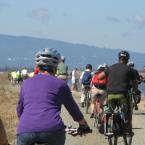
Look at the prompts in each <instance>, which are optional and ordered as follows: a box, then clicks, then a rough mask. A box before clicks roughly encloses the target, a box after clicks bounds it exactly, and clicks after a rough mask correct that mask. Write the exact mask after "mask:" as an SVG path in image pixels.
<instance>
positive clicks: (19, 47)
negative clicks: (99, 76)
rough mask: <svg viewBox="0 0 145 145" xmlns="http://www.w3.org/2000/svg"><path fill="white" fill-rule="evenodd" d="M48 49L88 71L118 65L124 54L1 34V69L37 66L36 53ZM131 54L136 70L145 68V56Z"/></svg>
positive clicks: (74, 44) (138, 53)
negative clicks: (106, 65)
mask: <svg viewBox="0 0 145 145" xmlns="http://www.w3.org/2000/svg"><path fill="white" fill-rule="evenodd" d="M45 47H52V48H56V49H57V50H58V51H59V52H60V53H61V54H62V55H64V56H65V57H66V61H67V63H68V65H69V67H70V68H74V67H79V68H84V66H85V65H86V64H87V63H91V64H93V66H94V67H97V66H98V65H99V64H103V63H107V64H109V65H111V64H113V63H115V62H117V55H118V52H119V51H120V49H111V48H101V47H97V46H91V45H87V44H78V43H71V42H65V41H60V40H53V39H47V38H36V37H32V36H13V35H5V34H0V50H1V53H0V62H1V64H0V67H5V66H16V67H22V66H34V56H35V53H36V52H37V51H39V50H40V49H43V48H45ZM130 54H131V58H132V59H131V60H132V61H134V62H135V64H136V67H137V68H139V69H141V68H143V66H144V61H143V59H144V58H145V53H140V52H130Z"/></svg>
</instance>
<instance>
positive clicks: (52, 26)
mask: <svg viewBox="0 0 145 145" xmlns="http://www.w3.org/2000/svg"><path fill="white" fill-rule="evenodd" d="M0 33H1V34H10V35H23V36H24V35H25V36H34V37H40V38H50V39H55V40H62V41H66V42H73V43H83V44H89V45H95V46H99V47H107V48H114V49H115V48H121V49H128V50H131V51H136V52H143V53H145V0H23V1H22V0H0Z"/></svg>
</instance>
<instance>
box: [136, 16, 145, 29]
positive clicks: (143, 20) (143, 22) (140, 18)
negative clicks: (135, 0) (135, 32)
mask: <svg viewBox="0 0 145 145" xmlns="http://www.w3.org/2000/svg"><path fill="white" fill-rule="evenodd" d="M134 21H135V23H137V25H139V26H140V27H144V26H145V17H144V16H140V15H137V16H135V17H134Z"/></svg>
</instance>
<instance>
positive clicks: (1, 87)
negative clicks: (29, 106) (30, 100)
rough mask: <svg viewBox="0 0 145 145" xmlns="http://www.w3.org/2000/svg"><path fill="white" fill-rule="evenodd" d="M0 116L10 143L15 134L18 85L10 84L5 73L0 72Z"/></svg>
mask: <svg viewBox="0 0 145 145" xmlns="http://www.w3.org/2000/svg"><path fill="white" fill-rule="evenodd" d="M0 81H1V84H0V103H1V105H0V118H1V119H2V121H3V123H4V127H5V129H6V132H7V136H8V140H9V142H10V143H12V142H14V140H15V135H16V124H17V116H16V111H15V110H16V104H17V101H18V93H19V92H18V91H19V88H18V86H12V85H11V84H10V82H9V80H8V77H7V73H1V74H0Z"/></svg>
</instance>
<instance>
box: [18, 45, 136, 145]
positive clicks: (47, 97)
mask: <svg viewBox="0 0 145 145" xmlns="http://www.w3.org/2000/svg"><path fill="white" fill-rule="evenodd" d="M129 58H130V55H129V53H128V52H127V51H121V52H119V54H118V60H119V62H118V63H116V64H114V65H112V66H110V67H108V66H107V65H105V64H104V65H101V66H98V69H97V72H95V73H93V72H92V65H91V64H88V65H87V66H86V70H85V71H84V72H83V73H82V75H81V77H80V82H81V84H82V95H81V106H82V107H84V100H85V93H86V88H87V89H91V90H92V94H93V95H92V97H91V99H92V104H91V116H90V117H91V118H93V116H94V113H95V111H96V100H97V98H96V94H101V95H102V98H101V99H102V104H101V105H102V106H103V107H104V106H109V107H111V108H115V107H116V102H119V105H120V107H121V111H122V117H123V120H124V122H125V123H126V129H127V132H128V133H129V134H130V133H132V114H131V111H130V108H129V102H128V90H129V89H130V87H132V88H133V89H136V87H137V83H136V75H135V73H134V70H133V69H132V68H130V67H129V66H128V65H127V63H128V60H129ZM60 60H61V63H60ZM64 61H65V58H64V57H62V56H61V55H60V53H59V52H58V51H57V50H55V49H53V48H45V49H43V50H41V51H39V52H38V53H36V55H35V64H36V66H37V70H35V75H34V77H32V78H28V79H26V80H25V81H23V83H22V85H21V89H20V94H19V101H18V105H17V116H18V118H19V123H18V127H17V144H18V145H34V144H36V143H37V144H46V145H64V144H65V128H66V126H65V125H64V123H63V121H62V118H61V117H60V113H61V106H62V105H64V106H65V108H66V109H67V111H68V112H69V114H70V115H71V116H72V118H73V120H74V121H76V122H78V124H79V127H78V131H80V132H82V133H87V132H89V131H90V130H91V129H90V127H89V125H88V123H87V121H86V120H85V118H84V115H83V114H82V113H81V111H80V109H79V107H78V105H77V103H76V102H75V101H74V99H73V96H72V93H71V90H70V88H69V86H68V84H67V77H68V74H67V70H68V67H67V65H65V64H64ZM58 68H59V69H58ZM63 70H65V71H66V72H65V73H64V72H62V71H63ZM85 75H86V76H87V77H88V78H90V80H89V82H88V83H87V82H85V81H84V76H85ZM83 81H84V82H83ZM85 83H86V84H85ZM102 112H103V108H102Z"/></svg>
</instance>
